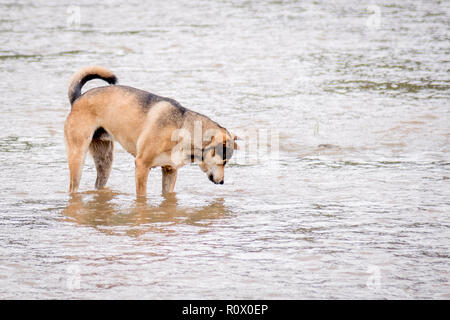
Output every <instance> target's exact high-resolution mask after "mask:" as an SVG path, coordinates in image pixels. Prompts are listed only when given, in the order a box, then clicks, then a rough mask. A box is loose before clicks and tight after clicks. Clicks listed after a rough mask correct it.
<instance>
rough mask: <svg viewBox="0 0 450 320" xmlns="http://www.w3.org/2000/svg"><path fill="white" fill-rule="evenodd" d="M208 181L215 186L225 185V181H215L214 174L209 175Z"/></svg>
mask: <svg viewBox="0 0 450 320" xmlns="http://www.w3.org/2000/svg"><path fill="white" fill-rule="evenodd" d="M208 179H209V180H210V181H211V182H213V183H215V184H223V183H224V182H223V179H222V180H220V181H219V182H216V181H214V176H213V175H212V174H210V175H208Z"/></svg>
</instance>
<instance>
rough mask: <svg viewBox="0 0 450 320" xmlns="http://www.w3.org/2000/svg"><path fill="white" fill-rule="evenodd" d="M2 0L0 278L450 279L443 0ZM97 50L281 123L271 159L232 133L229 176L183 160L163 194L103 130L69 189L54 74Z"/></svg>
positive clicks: (66, 281)
mask: <svg viewBox="0 0 450 320" xmlns="http://www.w3.org/2000/svg"><path fill="white" fill-rule="evenodd" d="M0 12H1V15H0V17H1V19H0V48H1V49H0V76H1V79H2V81H0V92H1V98H0V102H1V105H0V108H1V109H0V110H1V111H2V116H1V117H0V128H1V132H0V160H1V161H0V172H1V175H0V193H1V198H0V215H1V217H0V244H1V246H0V297H1V298H3V299H5V298H12V299H16V298H44V299H52V298H88V299H90V298H106V299H110V298H124V299H128V298H138V299H141V298H146V299H147V298H148V299H180V298H187V299H192V298H195V299H197V298H198V299H205V298H216V299H261V298H265V299H317V298H338V299H341V298H350V299H354V298H363V299H372V298H374V299H403V298H406V299H416V298H423V299H449V298H450V284H449V276H450V271H449V270H450V268H449V249H448V248H449V245H450V240H449V239H450V217H449V208H450V200H449V190H450V159H449V158H450V157H449V154H450V153H449V151H450V147H449V145H450V144H449V142H450V129H449V120H450V109H449V107H448V106H449V92H450V90H449V89H450V79H449V68H450V61H449V51H450V46H449V43H450V42H449V21H450V19H449V15H450V13H449V4H448V2H446V1H372V2H367V3H366V2H360V1H328V2H326V3H319V2H316V1H301V2H296V1H258V2H256V1H255V2H241V1H202V2H198V1H188V0H185V1H172V0H166V1H160V2H155V3H152V4H151V5H150V4H146V3H144V2H139V1H134V2H133V1H131V2H126V3H125V2H123V1H112V2H109V3H108V4H99V3H92V2H91V1H79V2H77V6H72V3H71V2H69V1H67V2H66V3H63V2H61V1H54V2H51V1H45V2H44V1H42V2H39V1H37V2H36V1H33V2H27V1H23V2H19V3H16V2H13V1H6V2H5V1H2V2H1V4H0ZM91 64H100V65H103V66H106V67H108V68H109V69H111V70H112V71H114V72H115V74H116V75H117V76H118V78H119V82H120V83H121V84H124V85H131V86H134V87H137V88H141V89H145V90H148V91H151V92H153V93H156V94H159V95H163V96H169V97H172V98H175V99H177V100H178V101H179V102H180V103H182V104H183V105H184V106H186V107H188V108H191V109H193V110H195V111H198V112H201V113H204V114H206V115H208V116H210V117H211V118H213V119H214V120H216V121H218V122H219V123H221V124H222V125H224V126H225V127H227V128H228V129H230V131H232V132H234V133H236V134H238V135H242V136H244V137H245V136H246V135H247V134H248V133H249V132H257V133H258V134H259V135H260V139H263V138H264V137H265V136H266V134H269V135H271V136H275V137H276V136H278V137H279V157H278V159H277V158H276V157H275V158H274V157H272V156H271V154H270V153H268V152H264V148H260V149H258V150H257V152H254V151H252V150H251V147H249V145H251V142H250V140H249V139H246V140H244V141H242V142H241V147H242V151H241V152H240V153H238V154H236V158H235V159H234V161H233V162H232V163H230V165H229V166H228V168H227V169H226V177H225V185H223V186H216V185H213V184H212V183H210V182H209V181H208V180H207V177H206V176H205V175H204V174H203V173H202V172H201V171H200V170H199V169H198V168H197V167H196V166H186V167H184V168H182V169H181V170H180V173H179V178H178V182H177V185H176V188H175V191H176V194H175V195H172V196H170V197H166V198H164V197H162V196H161V193H160V192H161V181H160V179H161V173H160V170H159V169H158V170H153V171H152V172H151V173H150V177H149V190H148V201H147V204H142V203H137V202H136V201H135V195H134V163H133V158H132V156H131V155H129V154H127V153H126V152H125V151H124V150H123V149H121V148H120V147H117V151H116V153H115V161H114V165H113V172H112V176H111V178H110V181H109V182H108V187H109V189H107V190H105V191H102V192H97V191H94V188H93V185H94V181H95V168H94V165H93V161H92V159H90V158H89V159H87V161H86V164H85V169H84V172H83V178H82V183H81V186H80V191H81V192H80V194H79V195H77V196H75V197H70V196H69V195H68V194H67V189H68V168H67V162H66V153H65V147H64V140H63V125H64V120H65V117H66V116H67V114H68V112H69V110H70V106H69V102H68V99H67V86H68V80H69V78H70V77H71V75H72V74H73V72H75V71H77V70H78V69H80V68H81V67H82V66H85V65H91ZM99 84H101V82H96V81H93V83H92V84H89V85H88V86H87V87H93V86H96V85H99ZM274 141H275V142H274V143H272V144H271V146H270V147H269V148H268V149H269V150H270V149H272V147H273V146H275V143H276V140H274ZM269 144H270V139H269ZM262 145H263V144H262ZM116 146H117V145H116Z"/></svg>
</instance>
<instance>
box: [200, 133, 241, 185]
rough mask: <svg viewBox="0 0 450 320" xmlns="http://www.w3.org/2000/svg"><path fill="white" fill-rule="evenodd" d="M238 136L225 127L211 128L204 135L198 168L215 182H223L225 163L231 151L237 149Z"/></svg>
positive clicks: (229, 157)
mask: <svg viewBox="0 0 450 320" xmlns="http://www.w3.org/2000/svg"><path fill="white" fill-rule="evenodd" d="M236 140H239V138H238V137H237V136H235V135H233V134H231V133H229V132H228V131H227V130H226V129H220V130H212V131H209V132H206V133H205V135H204V140H203V141H204V143H203V148H202V160H201V161H200V163H199V166H200V169H202V171H203V172H205V173H206V175H207V176H208V179H209V180H211V181H212V182H214V183H215V184H223V183H224V176H225V172H224V169H225V165H226V164H227V162H228V161H229V160H230V159H231V157H232V155H233V151H234V150H237V149H239V147H238V145H237V144H236Z"/></svg>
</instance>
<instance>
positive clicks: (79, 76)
mask: <svg viewBox="0 0 450 320" xmlns="http://www.w3.org/2000/svg"><path fill="white" fill-rule="evenodd" d="M92 79H102V80H105V81H106V82H108V83H109V84H116V82H117V78H116V76H115V75H114V74H113V73H112V72H111V71H109V70H108V69H105V68H103V67H99V66H91V67H86V68H83V69H81V70H80V71H78V72H77V73H75V74H74V75H73V76H72V79H71V80H70V85H69V101H70V104H71V105H72V104H73V103H74V102H75V100H77V99H78V98H79V97H80V96H81V88H82V87H83V86H84V84H85V83H86V82H88V81H89V80H92Z"/></svg>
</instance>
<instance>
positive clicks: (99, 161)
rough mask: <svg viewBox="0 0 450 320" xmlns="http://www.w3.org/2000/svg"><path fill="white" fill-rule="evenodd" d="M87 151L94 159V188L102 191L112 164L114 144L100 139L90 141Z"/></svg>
mask: <svg viewBox="0 0 450 320" xmlns="http://www.w3.org/2000/svg"><path fill="white" fill-rule="evenodd" d="M89 151H90V153H91V155H92V158H94V162H95V168H96V169H97V179H96V180H95V188H96V189H102V188H103V187H104V186H105V184H106V182H107V181H108V178H109V175H110V173H111V167H112V162H113V151H114V142H113V141H105V140H100V139H95V135H94V139H92V141H91V144H90V145H89Z"/></svg>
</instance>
